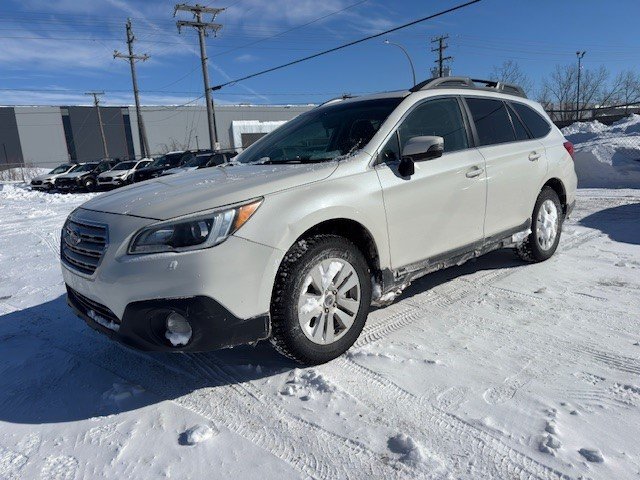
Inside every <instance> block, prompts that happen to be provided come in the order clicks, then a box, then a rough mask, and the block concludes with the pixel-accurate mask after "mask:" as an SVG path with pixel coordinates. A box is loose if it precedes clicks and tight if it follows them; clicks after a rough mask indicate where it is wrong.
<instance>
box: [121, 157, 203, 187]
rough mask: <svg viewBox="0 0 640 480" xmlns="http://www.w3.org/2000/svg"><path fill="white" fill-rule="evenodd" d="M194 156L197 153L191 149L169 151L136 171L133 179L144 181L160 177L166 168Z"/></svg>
mask: <svg viewBox="0 0 640 480" xmlns="http://www.w3.org/2000/svg"><path fill="white" fill-rule="evenodd" d="M194 157H195V154H194V153H193V152H190V151H180V152H169V153H167V154H165V155H162V156H160V157H156V158H154V159H153V161H152V162H151V163H150V164H149V165H147V166H146V167H144V168H141V169H139V170H137V171H136V172H135V173H134V175H133V181H134V182H142V181H144V180H149V179H150V178H156V177H159V176H160V175H162V173H163V172H164V171H165V170H168V169H170V168H175V167H180V166H182V165H184V164H185V163H186V162H188V161H189V160H191V159H192V158H194Z"/></svg>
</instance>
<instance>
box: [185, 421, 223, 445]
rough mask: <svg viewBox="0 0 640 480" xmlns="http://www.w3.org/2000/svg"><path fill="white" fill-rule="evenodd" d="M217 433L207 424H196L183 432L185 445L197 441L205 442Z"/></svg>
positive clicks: (194, 443)
mask: <svg viewBox="0 0 640 480" xmlns="http://www.w3.org/2000/svg"><path fill="white" fill-rule="evenodd" d="M217 433H218V431H217V430H214V429H213V428H212V427H210V426H209V425H196V426H195V427H191V428H190V429H189V430H187V431H186V432H184V443H186V444H187V445H196V444H197V443H202V442H206V441H207V440H209V439H210V438H212V437H213V436H214V435H216V434H217Z"/></svg>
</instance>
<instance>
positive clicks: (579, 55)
mask: <svg viewBox="0 0 640 480" xmlns="http://www.w3.org/2000/svg"><path fill="white" fill-rule="evenodd" d="M585 53H587V52H586V50H582V51H580V50H578V51H577V52H576V57H578V88H577V93H576V121H578V120H579V119H580V74H581V73H582V57H584V54H585Z"/></svg>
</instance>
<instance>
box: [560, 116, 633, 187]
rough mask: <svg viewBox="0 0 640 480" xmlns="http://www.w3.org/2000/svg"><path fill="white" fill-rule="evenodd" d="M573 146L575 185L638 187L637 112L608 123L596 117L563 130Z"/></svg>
mask: <svg viewBox="0 0 640 480" xmlns="http://www.w3.org/2000/svg"><path fill="white" fill-rule="evenodd" d="M562 133H563V134H564V136H565V137H566V138H567V140H569V141H570V142H572V143H573V144H574V146H575V165H576V172H577V173H578V186H579V187H583V188H638V186H639V185H640V115H635V114H634V115H630V116H629V117H627V118H624V119H622V120H619V121H618V122H615V123H614V124H613V125H611V126H607V125H604V124H602V123H600V122H598V121H597V120H595V121H592V122H582V123H574V124H573V125H569V126H568V127H565V128H563V129H562Z"/></svg>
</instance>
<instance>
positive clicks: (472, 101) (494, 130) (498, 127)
mask: <svg viewBox="0 0 640 480" xmlns="http://www.w3.org/2000/svg"><path fill="white" fill-rule="evenodd" d="M466 100H467V104H468V105H469V110H471V116H472V117H473V122H474V123H475V125H476V131H477V132H478V140H479V141H480V145H494V144H496V143H506V142H513V141H515V139H516V136H515V133H514V131H513V127H512V126H511V121H510V120H509V114H508V113H507V108H506V107H505V106H504V103H503V102H502V101H501V100H492V99H488V98H467V99H466Z"/></svg>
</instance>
